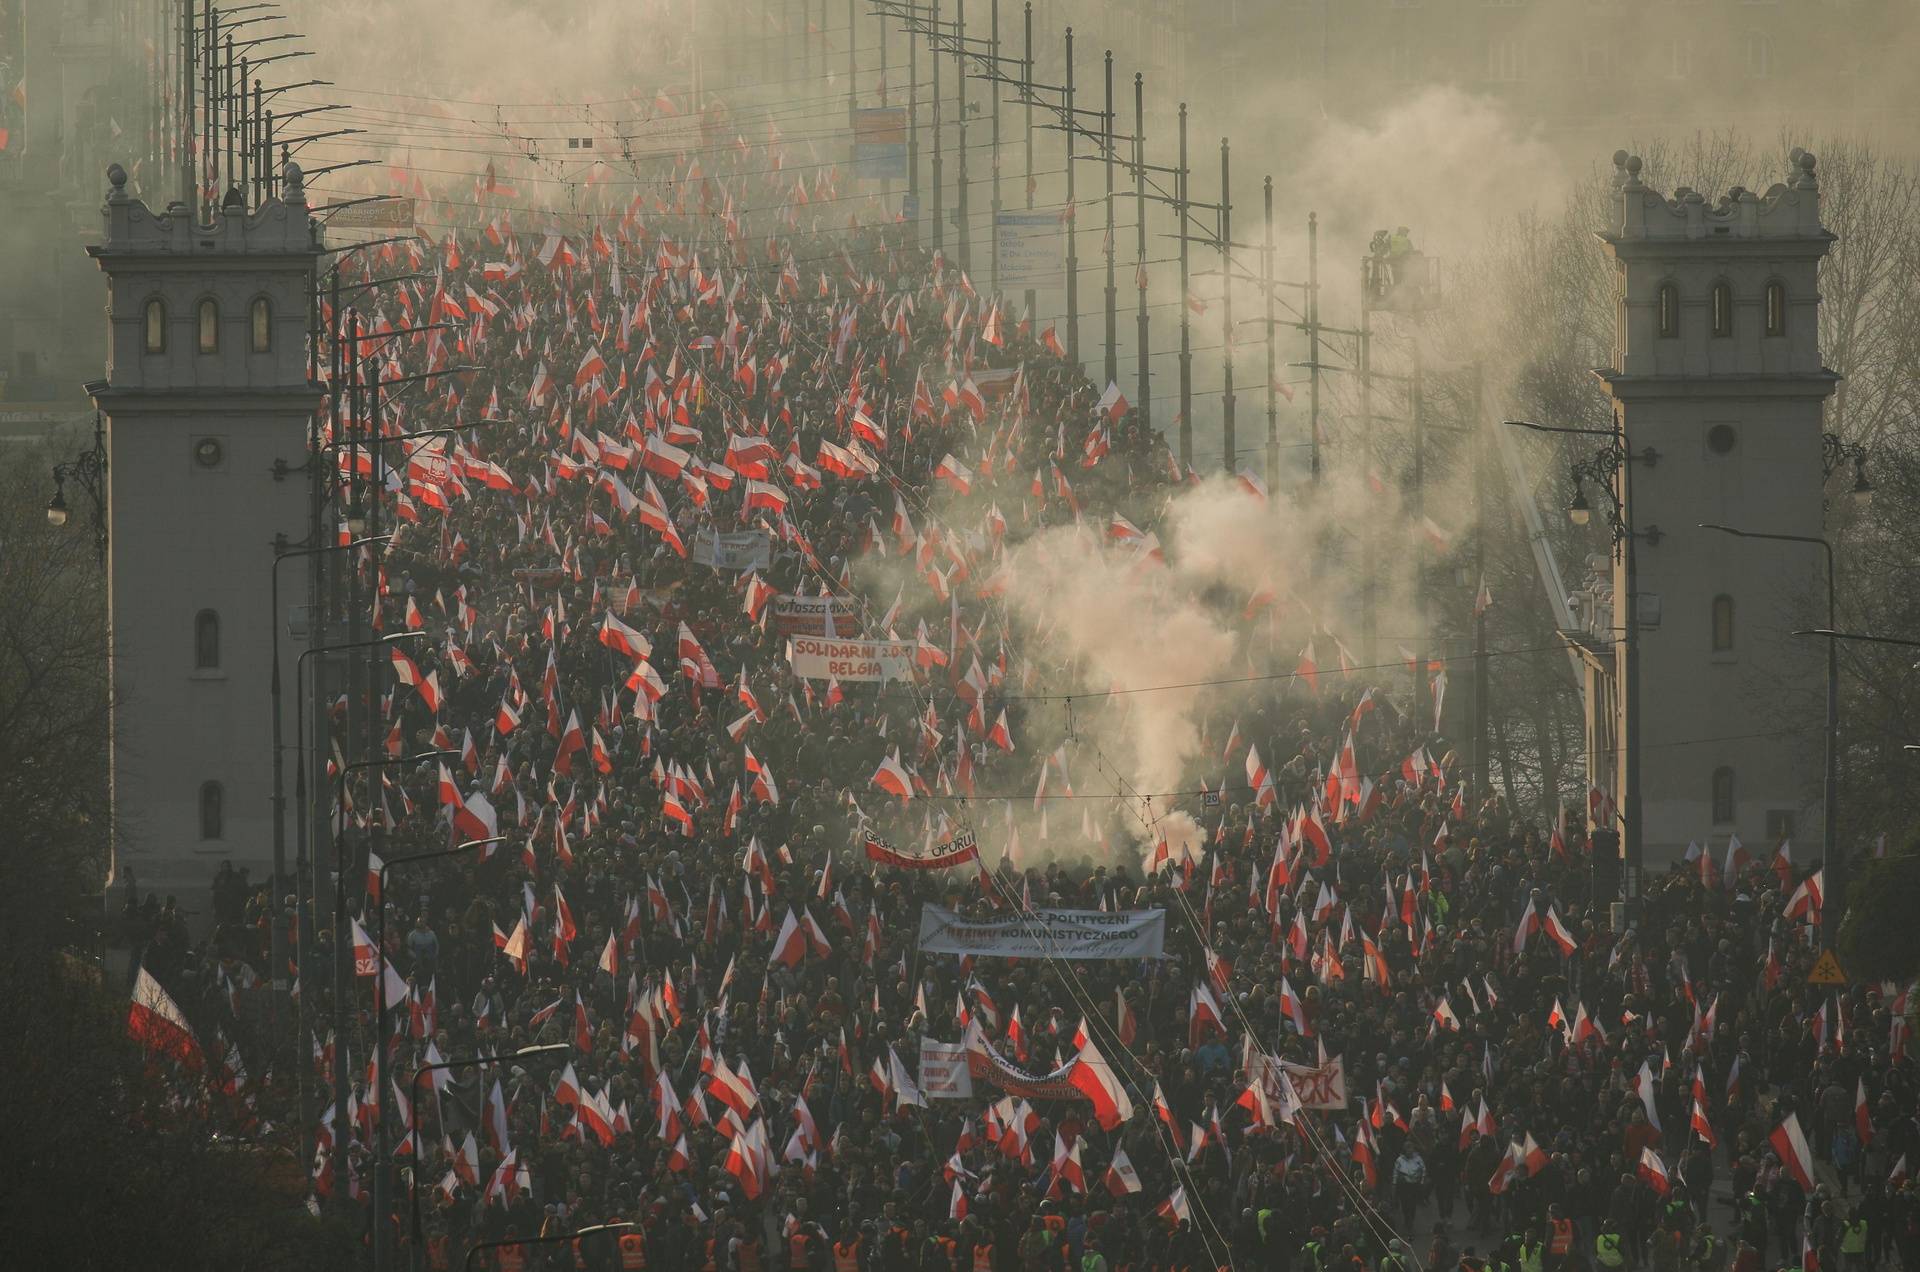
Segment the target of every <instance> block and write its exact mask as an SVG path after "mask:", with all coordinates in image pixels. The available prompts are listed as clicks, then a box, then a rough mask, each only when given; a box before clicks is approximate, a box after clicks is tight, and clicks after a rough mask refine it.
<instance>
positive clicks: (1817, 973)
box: [1807, 950, 1847, 985]
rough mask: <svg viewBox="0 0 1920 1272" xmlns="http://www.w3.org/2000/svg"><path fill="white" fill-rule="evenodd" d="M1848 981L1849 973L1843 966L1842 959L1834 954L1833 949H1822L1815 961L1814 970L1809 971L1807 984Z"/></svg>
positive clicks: (1839, 983)
mask: <svg viewBox="0 0 1920 1272" xmlns="http://www.w3.org/2000/svg"><path fill="white" fill-rule="evenodd" d="M1846 983H1847V973H1846V972H1845V971H1844V970H1843V969H1842V968H1841V966H1840V960H1839V959H1838V958H1836V957H1835V956H1834V953H1833V951H1832V950H1822V951H1820V957H1819V959H1818V960H1817V961H1816V962H1815V963H1814V965H1813V970H1812V971H1810V972H1808V973H1807V984H1809V985H1845V984H1846Z"/></svg>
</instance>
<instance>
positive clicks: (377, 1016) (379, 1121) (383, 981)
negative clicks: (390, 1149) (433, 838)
mask: <svg viewBox="0 0 1920 1272" xmlns="http://www.w3.org/2000/svg"><path fill="white" fill-rule="evenodd" d="M416 758H417V757H416ZM506 838H507V837H506V836H505V835H494V836H493V837H491V838H489V839H469V840H467V841H465V842H464V843H459V844H455V845H454V846H453V847H451V848H441V849H437V850H435V851H433V852H416V853H412V854H410V855H408V856H405V857H395V858H394V859H393V860H392V861H383V862H381V863H380V869H379V871H378V874H377V877H378V879H379V881H380V884H379V895H378V896H377V897H376V898H375V899H374V905H373V933H374V935H373V948H374V951H375V954H376V957H378V958H379V959H380V960H381V961H382V962H384V961H385V960H386V957H387V871H389V870H391V869H393V868H394V867H395V866H405V865H411V864H413V863H414V862H419V861H431V860H434V859H436V858H440V857H453V856H458V855H459V854H461V853H464V852H472V851H473V850H474V849H476V848H484V847H486V846H487V845H489V844H498V843H504V842H506ZM373 1019H374V1022H375V1023H374V1028H375V1029H376V1030H379V1029H384V1028H385V1027H386V1019H387V977H386V972H385V969H384V968H376V969H375V972H374V977H373ZM381 1067H382V1068H384V1067H385V1066H384V1065H382V1066H381ZM415 1076H416V1077H418V1076H419V1075H418V1074H417V1073H416V1074H415ZM391 1085H392V1084H391V1083H387V1082H382V1083H381V1084H380V1085H379V1087H378V1089H377V1090H376V1091H375V1093H374V1108H375V1110H376V1112H375V1116H374V1123H373V1125H374V1136H373V1156H374V1161H375V1162H377V1163H378V1165H377V1167H376V1169H377V1170H379V1171H381V1172H383V1173H384V1172H385V1171H386V1170H387V1168H388V1162H387V1089H388V1087H389V1086H391ZM407 1113H408V1120H409V1122H412V1120H413V1118H412V1113H413V1106H412V1103H411V1101H409V1103H408V1107H407ZM408 1129H409V1130H413V1129H414V1127H413V1126H411V1125H410V1126H409V1127H408ZM414 1148H415V1150H416V1151H417V1150H418V1148H419V1145H418V1143H416V1144H415V1145H414Z"/></svg>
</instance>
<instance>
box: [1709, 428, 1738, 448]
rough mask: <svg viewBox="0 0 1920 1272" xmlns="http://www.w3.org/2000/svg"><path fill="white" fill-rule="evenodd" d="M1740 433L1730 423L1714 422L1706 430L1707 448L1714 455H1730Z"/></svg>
mask: <svg viewBox="0 0 1920 1272" xmlns="http://www.w3.org/2000/svg"><path fill="white" fill-rule="evenodd" d="M1739 441H1740V435H1739V434H1738V433H1737V432H1736V431H1735V430H1734V427H1733V425H1731V424H1715V425H1714V426H1713V427H1712V428H1710V429H1708V430H1707V449H1708V450H1710V451H1712V452H1713V453H1714V454H1716V455H1731V454H1733V448H1734V446H1735V445H1737V444H1738V443H1739Z"/></svg>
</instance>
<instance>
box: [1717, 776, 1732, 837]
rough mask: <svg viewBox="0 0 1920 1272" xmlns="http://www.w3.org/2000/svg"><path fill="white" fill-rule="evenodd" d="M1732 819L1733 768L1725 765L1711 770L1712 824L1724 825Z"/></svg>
mask: <svg viewBox="0 0 1920 1272" xmlns="http://www.w3.org/2000/svg"><path fill="white" fill-rule="evenodd" d="M1732 821H1733V770H1732V769H1730V768H1727V767H1726V766H1725V765H1722V766H1721V767H1719V768H1717V769H1715V770H1713V824H1714V825H1716V826H1725V825H1728V824H1730V823H1731V822H1732Z"/></svg>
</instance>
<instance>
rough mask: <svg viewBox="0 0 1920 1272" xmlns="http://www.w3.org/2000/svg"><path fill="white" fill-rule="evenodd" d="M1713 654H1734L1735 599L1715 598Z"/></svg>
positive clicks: (1726, 597) (1727, 597)
mask: <svg viewBox="0 0 1920 1272" xmlns="http://www.w3.org/2000/svg"><path fill="white" fill-rule="evenodd" d="M1713 652H1714V653H1716V654H1726V653H1731V652H1733V598H1732V597H1731V596H1724V595H1723V596H1716V597H1714V598H1713Z"/></svg>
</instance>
